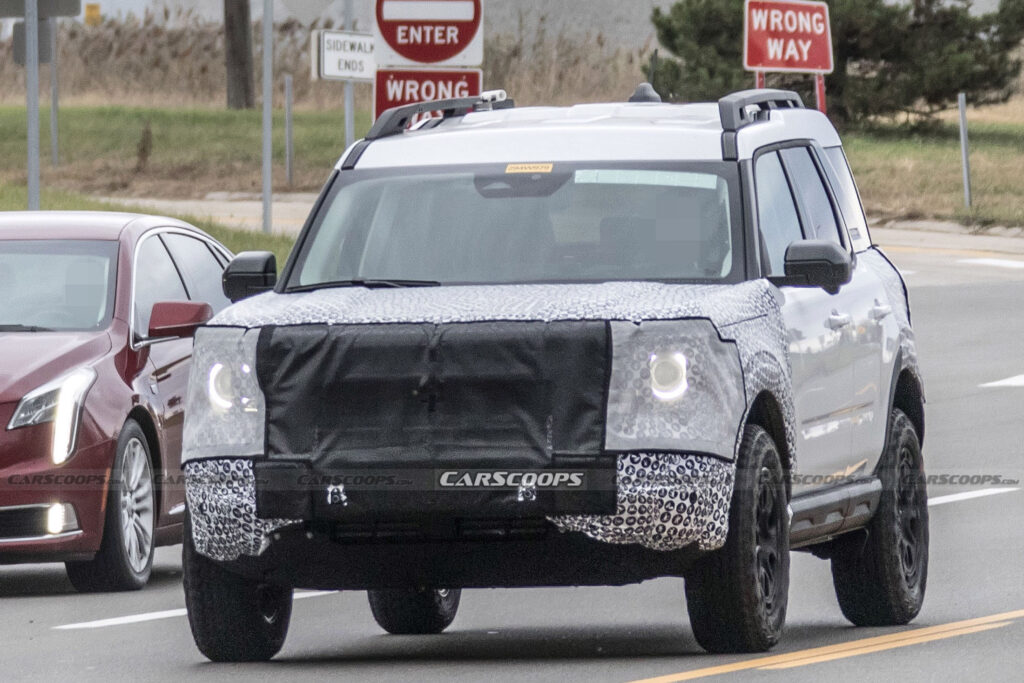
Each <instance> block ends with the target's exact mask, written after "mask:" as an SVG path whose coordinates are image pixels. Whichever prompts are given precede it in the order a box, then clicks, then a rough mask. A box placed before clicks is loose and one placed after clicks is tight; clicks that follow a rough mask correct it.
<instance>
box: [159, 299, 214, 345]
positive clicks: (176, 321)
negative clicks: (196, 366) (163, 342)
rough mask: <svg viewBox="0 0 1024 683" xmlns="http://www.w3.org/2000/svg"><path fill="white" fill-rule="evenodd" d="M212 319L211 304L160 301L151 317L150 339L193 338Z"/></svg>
mask: <svg viewBox="0 0 1024 683" xmlns="http://www.w3.org/2000/svg"><path fill="white" fill-rule="evenodd" d="M212 317H213V309H212V308H210V304H206V303H203V302H201V301H160V302H158V303H155V304H153V312H152V313H150V315H149V338H150V339H170V338H172V337H191V336H193V335H195V333H196V328H197V327H199V326H200V325H202V324H203V323H205V322H206V321H208V320H209V319H210V318H212Z"/></svg>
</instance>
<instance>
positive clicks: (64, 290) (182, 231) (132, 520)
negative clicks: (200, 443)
mask: <svg viewBox="0 0 1024 683" xmlns="http://www.w3.org/2000/svg"><path fill="white" fill-rule="evenodd" d="M230 258H231V253H230V252H229V251H228V250H227V249H226V248H225V247H224V246H223V245H221V244H220V243H218V242H216V241H215V240H213V239H212V238H211V237H210V236H209V235H207V234H206V233H204V232H202V231H201V230H198V229H197V228H195V227H193V226H191V225H189V224H187V223H183V222H181V221H178V220H174V219H170V218H158V217H153V216H141V215H135V214H121V213H93V212H36V213H0V563H17V562H40V561H47V562H49V561H63V562H65V563H66V567H67V572H68V577H69V578H70V579H71V582H72V583H73V584H74V586H75V588H77V589H78V590H80V591H94V590H130V589H138V588H141V587H142V586H143V585H145V583H146V581H147V580H148V579H149V574H150V570H151V567H152V563H153V550H154V548H155V547H156V546H159V545H169V544H173V543H180V542H181V523H182V518H183V514H184V510H185V495H184V488H183V487H182V486H181V482H180V476H181V475H180V466H181V462H180V459H181V428H182V417H183V413H182V411H183V407H184V405H183V404H184V398H185V388H186V382H187V379H188V373H189V365H190V362H191V354H192V339H191V335H192V332H193V331H194V330H195V327H196V326H197V325H198V324H201V323H202V322H205V320H207V319H209V317H210V316H211V315H212V314H213V313H214V312H216V311H218V310H220V309H221V308H223V307H224V306H226V305H227V304H228V303H229V302H228V301H227V299H226V298H225V297H224V294H223V293H222V291H221V274H222V273H223V270H224V267H225V265H226V264H227V262H228V260H229V259H230Z"/></svg>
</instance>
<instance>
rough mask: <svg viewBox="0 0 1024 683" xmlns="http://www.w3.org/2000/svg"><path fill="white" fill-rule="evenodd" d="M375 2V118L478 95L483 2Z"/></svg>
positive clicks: (480, 75) (410, 0) (482, 51)
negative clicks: (416, 104)
mask: <svg viewBox="0 0 1024 683" xmlns="http://www.w3.org/2000/svg"><path fill="white" fill-rule="evenodd" d="M376 3H377V4H376V13H375V14H376V26H375V30H374V37H375V40H376V52H375V54H376V57H377V63H378V65H379V68H378V71H377V77H376V78H375V79H374V98H373V101H374V118H376V117H377V116H379V115H380V114H381V113H382V112H383V111H385V110H386V109H389V108H391V107H397V106H401V105H404V104H412V103H414V102H423V101H427V100H435V99H449V98H452V97H471V96H473V95H479V94H480V92H481V91H482V85H483V75H482V73H481V71H480V70H479V68H475V67H479V66H480V65H481V64H482V63H483V59H484V36H483V2H482V0H376ZM467 67H471V68H467Z"/></svg>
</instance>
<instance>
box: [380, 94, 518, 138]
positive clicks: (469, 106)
mask: <svg viewBox="0 0 1024 683" xmlns="http://www.w3.org/2000/svg"><path fill="white" fill-rule="evenodd" d="M515 106H516V104H515V102H514V101H513V100H510V99H508V96H507V95H506V94H505V91H504V90H489V91H487V92H485V93H482V94H481V95H478V96H476V97H458V98H454V99H450V100H436V101H434V102H417V103H416V104H407V105H405V106H403V107H394V108H392V109H388V110H387V111H385V112H384V113H383V114H381V115H380V118H378V119H377V121H376V122H375V123H374V124H373V127H372V128H370V132H369V133H367V134H366V138H364V139H365V140H379V139H381V138H387V137H391V136H392V135H399V134H401V133H402V132H403V131H405V129H406V128H408V127H409V123H410V122H411V121H412V120H413V118H414V117H415V116H417V115H418V114H425V113H427V112H428V111H439V112H441V114H442V117H443V118H446V119H447V118H453V117H457V116H465V115H466V114H468V113H470V112H472V111H490V110H492V109H511V108H513V107H515Z"/></svg>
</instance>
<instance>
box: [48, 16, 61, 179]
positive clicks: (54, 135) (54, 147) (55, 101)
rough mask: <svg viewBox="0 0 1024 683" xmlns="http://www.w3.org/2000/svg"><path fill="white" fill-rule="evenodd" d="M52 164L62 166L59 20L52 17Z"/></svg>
mask: <svg viewBox="0 0 1024 683" xmlns="http://www.w3.org/2000/svg"><path fill="white" fill-rule="evenodd" d="M49 22H50V162H51V163H53V165H54V166H57V165H58V164H60V157H59V155H58V154H57V133H58V131H57V111H58V109H59V105H58V91H59V90H60V88H58V87H57V28H58V27H57V18H56V17H50V19H49Z"/></svg>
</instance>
